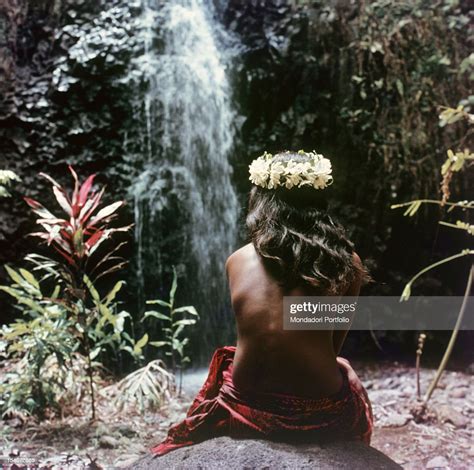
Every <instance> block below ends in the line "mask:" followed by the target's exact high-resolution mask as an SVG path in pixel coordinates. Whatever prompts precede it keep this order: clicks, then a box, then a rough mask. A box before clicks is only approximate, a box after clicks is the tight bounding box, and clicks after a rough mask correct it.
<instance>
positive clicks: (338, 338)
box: [332, 253, 363, 356]
mask: <svg viewBox="0 0 474 470" xmlns="http://www.w3.org/2000/svg"><path fill="white" fill-rule="evenodd" d="M353 256H354V265H356V266H357V267H360V268H361V269H360V270H359V269H358V270H357V272H358V275H357V276H356V278H355V279H354V281H353V282H352V283H351V285H350V286H349V288H348V289H347V291H346V292H345V293H344V296H343V297H342V298H341V301H343V299H344V297H358V296H359V292H360V288H361V286H362V281H363V276H362V272H363V271H362V268H363V267H362V261H361V260H360V258H359V255H358V254H357V253H354V255H353ZM351 323H352V321H351ZM350 328H351V326H350V325H349V326H348V327H347V328H346V329H343V330H334V331H333V333H332V344H333V347H334V353H335V354H336V356H338V355H339V353H340V352H341V349H342V345H343V344H344V340H345V339H346V336H347V333H348V332H349V330H350Z"/></svg>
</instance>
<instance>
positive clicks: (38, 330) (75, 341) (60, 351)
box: [0, 168, 146, 417]
mask: <svg viewBox="0 0 474 470" xmlns="http://www.w3.org/2000/svg"><path fill="white" fill-rule="evenodd" d="M70 172H71V174H72V176H73V181H74V189H73V191H72V194H68V192H67V190H66V189H65V188H63V187H62V186H61V185H59V184H58V183H57V182H56V181H54V180H53V179H52V178H51V177H49V176H48V175H43V176H44V177H45V178H46V179H47V180H48V181H49V182H50V183H51V185H52V190H53V193H54V195H55V197H56V200H57V202H58V204H59V206H60V207H61V208H62V210H63V211H64V212H65V217H64V218H61V217H58V216H56V215H53V213H52V212H51V211H49V210H48V209H47V208H46V207H44V206H43V205H42V204H40V203H39V202H38V201H35V200H33V199H29V198H25V200H26V202H27V203H28V205H29V206H30V207H31V208H32V210H33V212H34V213H35V214H36V216H38V217H39V218H38V219H37V223H38V224H39V225H40V227H41V229H42V231H40V232H35V233H34V234H32V235H34V236H35V237H38V238H40V239H42V240H45V241H46V243H47V248H48V249H49V251H50V253H49V256H44V255H39V254H30V255H28V256H27V260H28V261H29V262H30V263H32V264H33V265H34V267H33V270H32V272H30V271H28V270H26V269H20V270H19V271H15V270H13V269H11V268H9V267H6V269H7V272H8V274H9V276H10V278H11V280H12V282H13V284H12V285H10V286H1V287H0V289H1V290H3V291H4V292H6V293H7V294H9V295H10V296H12V297H13V298H14V299H15V301H16V304H17V307H18V308H19V310H20V311H21V312H22V315H23V316H22V318H20V319H19V320H18V321H17V322H16V323H13V324H12V325H10V326H8V327H6V328H5V329H4V331H3V337H4V340H5V341H6V343H7V346H6V354H7V357H8V358H9V359H12V358H16V359H17V360H18V363H19V364H24V365H25V367H24V368H23V369H24V370H23V369H22V373H21V380H19V377H20V375H17V376H16V379H15V377H14V376H13V375H10V377H9V380H8V381H7V382H6V385H5V386H7V387H10V389H8V390H9V391H8V390H5V393H6V394H7V397H8V398H7V400H6V401H5V402H4V403H3V409H4V411H7V410H9V409H11V410H13V409H17V410H19V409H20V408H21V406H22V403H23V406H24V407H25V411H26V412H27V413H29V412H31V413H36V414H38V415H41V413H43V411H44V410H45V409H46V408H47V407H49V406H51V405H52V404H54V402H55V393H54V390H55V389H54V387H52V385H51V384H52V383H55V381H54V380H53V381H51V377H49V378H48V379H46V378H45V377H46V376H45V375H44V371H43V368H44V365H45V364H46V362H47V361H50V360H51V358H52V357H55V358H56V360H57V370H58V377H60V376H65V372H70V371H71V370H75V371H79V370H80V371H81V373H83V370H84V368H76V369H74V367H73V366H74V365H73V360H72V353H73V352H75V351H77V352H78V353H80V354H81V355H82V356H83V357H85V359H86V361H87V367H86V373H87V376H88V380H89V391H90V394H91V398H92V416H93V417H95V398H94V370H93V369H94V366H95V365H96V364H97V360H98V359H100V356H101V354H102V353H103V352H104V351H105V350H106V349H108V350H109V351H113V352H117V351H126V352H128V353H130V354H131V355H132V357H133V358H134V359H135V360H140V359H142V358H143V355H142V348H143V346H144V344H145V342H146V341H144V340H143V338H142V339H141V340H140V341H138V342H137V343H136V342H135V341H134V339H133V338H132V337H131V336H130V335H129V334H128V333H127V332H126V328H125V324H126V321H127V320H128V321H130V322H131V318H130V315H129V314H128V313H127V312H124V311H121V310H120V309H119V308H118V302H117V301H116V296H117V294H118V293H119V292H120V290H121V288H122V287H123V285H124V282H123V281H118V282H116V283H115V285H114V286H113V287H112V289H110V290H109V291H108V292H107V293H106V294H105V295H101V294H100V293H99V290H98V289H97V287H96V285H95V284H96V282H97V280H98V279H100V278H102V277H104V276H106V275H109V274H111V273H114V272H116V271H118V270H119V269H121V268H122V267H123V266H124V265H125V262H124V261H123V259H121V258H120V257H118V256H116V253H117V251H118V250H119V249H120V248H121V247H122V246H123V245H124V243H125V242H121V243H112V244H111V245H110V244H109V245H108V246H106V243H105V242H106V241H108V240H109V242H110V238H111V235H112V234H114V233H116V232H124V231H127V230H128V229H129V227H120V228H112V227H111V225H110V223H111V222H112V220H113V219H114V218H115V213H116V211H117V209H118V208H119V207H121V206H122V205H123V202H116V203H113V204H109V205H107V206H105V207H102V208H101V207H100V204H101V200H102V197H103V194H104V189H101V190H98V191H93V181H94V177H95V175H91V176H89V177H88V178H87V179H86V180H85V181H84V182H83V183H82V184H80V182H79V179H78V177H77V174H76V173H75V171H74V170H73V169H72V168H70ZM55 253H56V254H59V256H57V257H55V256H54V255H55ZM97 254H100V255H101V256H100V258H97ZM36 273H39V274H40V276H41V277H40V278H37V276H35V274H36ZM51 283H53V284H54V285H53V289H52V292H51V294H50V295H49V296H46V295H45V294H44V289H43V286H44V285H49V284H51ZM25 317H26V318H25ZM75 357H78V356H75ZM68 359H69V361H68ZM93 361H95V362H93ZM77 379H78V380H80V379H81V377H77ZM56 382H57V384H59V385H60V384H61V381H60V380H59V379H58V380H57V381H56ZM12 387H13V388H12ZM13 392H14V393H13ZM26 396H28V397H29V398H28V399H25V397H26Z"/></svg>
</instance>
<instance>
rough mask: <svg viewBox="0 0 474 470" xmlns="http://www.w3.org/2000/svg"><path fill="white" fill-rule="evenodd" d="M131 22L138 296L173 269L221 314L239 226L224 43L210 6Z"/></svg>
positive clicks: (191, 2)
mask: <svg viewBox="0 0 474 470" xmlns="http://www.w3.org/2000/svg"><path fill="white" fill-rule="evenodd" d="M138 23H139V24H138V27H139V31H140V33H139V34H140V40H141V41H142V44H143V48H142V50H143V54H141V55H140V56H139V57H137V58H135V59H134V61H133V64H132V70H131V72H130V73H131V74H134V75H135V76H137V75H140V76H141V77H142V79H141V80H142V82H141V83H142V88H143V83H144V84H145V86H144V91H141V92H140V90H139V89H137V94H138V95H140V99H139V103H138V104H139V108H140V113H141V114H140V115H141V120H142V121H144V122H143V125H142V135H141V138H142V140H143V145H142V152H141V154H140V155H139V157H138V161H136V162H135V166H136V168H137V171H138V173H137V176H136V177H134V179H133V182H132V185H131V188H130V196H131V199H132V200H133V201H134V214H135V239H136V247H137V260H136V267H137V276H138V278H139V282H140V283H141V286H140V288H141V289H142V290H143V287H144V285H145V283H144V279H145V280H147V282H148V279H149V278H150V277H151V278H152V279H151V282H153V283H154V285H155V287H156V282H157V281H160V279H161V275H162V273H163V272H164V270H169V269H170V268H171V264H178V265H180V266H181V267H183V268H184V271H185V273H186V275H185V276H184V279H183V280H182V283H181V289H185V288H186V290H187V291H188V294H189V295H188V296H187V299H189V300H191V301H193V302H194V303H195V304H196V305H197V306H200V307H201V308H206V309H211V310H214V311H222V309H223V308H224V306H225V304H226V300H225V299H226V297H227V295H228V294H227V289H226V283H225V273H224V263H225V259H226V257H227V256H228V255H229V254H230V253H231V252H232V250H233V249H234V248H235V240H236V231H237V227H236V221H237V217H238V201H237V197H236V192H235V189H234V187H233V184H232V180H231V178H232V167H231V165H230V163H229V157H230V152H231V150H232V147H233V141H234V128H235V118H236V112H235V110H234V108H233V105H232V101H231V96H232V90H231V87H230V83H229V78H228V73H227V72H228V68H229V59H230V56H231V49H232V41H231V38H229V37H228V35H227V33H226V31H225V30H224V29H223V27H222V26H221V25H220V24H219V22H218V21H217V20H216V17H215V11H214V7H213V3H212V1H211V0H209V1H206V0H168V1H160V0H143V3H142V14H141V16H140V18H139V19H138ZM155 292H156V290H155ZM202 313H203V318H204V317H205V316H207V315H212V312H202Z"/></svg>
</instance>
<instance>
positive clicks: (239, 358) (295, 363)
mask: <svg viewBox="0 0 474 470" xmlns="http://www.w3.org/2000/svg"><path fill="white" fill-rule="evenodd" d="M355 256H357V255H355ZM357 259H358V257H357ZM359 262H360V260H359ZM226 267H227V274H228V278H229V285H230V293H231V300H232V307H233V310H234V313H235V317H236V322H237V351H236V355H235V360H234V368H233V380H234V383H235V385H236V387H237V388H239V389H241V390H248V391H255V392H256V391H258V392H273V393H278V392H280V393H287V394H291V395H297V396H304V397H312V398H319V397H322V396H327V395H330V394H332V393H336V392H337V391H338V390H339V389H340V388H341V386H342V376H341V373H340V371H339V367H338V365H337V363H336V356H337V353H338V352H339V349H340V347H341V345H342V341H343V340H344V337H345V333H346V332H340V331H338V332H333V331H314V330H311V331H288V330H284V329H283V316H282V311H283V297H284V296H287V295H301V296H303V295H312V293H311V292H310V291H309V290H308V289H303V288H294V289H291V290H285V289H284V288H283V287H282V286H281V285H279V284H278V282H277V281H276V280H275V279H274V278H273V277H272V276H271V275H270V274H269V273H268V272H267V270H266V268H265V266H264V264H263V263H262V261H261V259H260V257H259V256H258V254H257V253H256V251H255V248H254V246H253V245H252V244H248V245H245V246H244V247H243V248H241V249H240V250H238V251H236V252H235V253H233V254H232V255H231V256H230V257H229V259H228V261H227V265H226ZM359 289H360V281H359V280H358V281H356V282H354V285H353V286H351V287H350V288H349V291H350V292H346V293H343V294H346V295H358V293H359ZM313 295H314V294H313ZM341 333H342V334H341Z"/></svg>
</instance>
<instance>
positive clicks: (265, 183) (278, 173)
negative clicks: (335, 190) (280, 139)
mask: <svg viewBox="0 0 474 470" xmlns="http://www.w3.org/2000/svg"><path fill="white" fill-rule="evenodd" d="M298 153H299V154H301V155H306V156H307V157H309V158H310V161H306V162H304V163H301V162H300V163H297V162H295V161H294V160H290V161H288V162H275V163H273V162H272V155H271V154H269V153H267V152H265V153H264V154H263V155H262V156H261V157H259V158H257V159H256V160H254V161H253V162H252V163H251V165H250V167H249V171H250V177H249V179H250V181H252V183H254V184H256V185H258V186H261V187H263V188H268V189H274V188H277V187H279V186H285V187H286V188H287V189H291V188H293V187H295V186H297V187H299V188H301V187H302V186H312V187H313V188H315V189H324V188H325V187H327V186H329V185H330V184H331V183H332V181H333V178H332V176H331V173H332V167H331V162H330V160H329V159H328V158H325V157H323V156H322V155H319V154H317V153H316V152H307V153H306V152H304V151H302V150H300V151H299V152H298Z"/></svg>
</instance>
